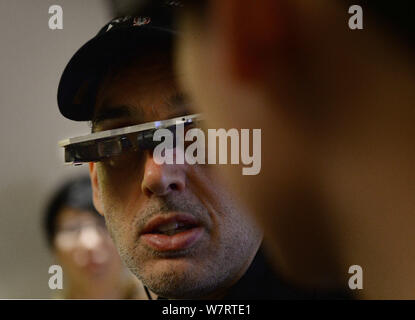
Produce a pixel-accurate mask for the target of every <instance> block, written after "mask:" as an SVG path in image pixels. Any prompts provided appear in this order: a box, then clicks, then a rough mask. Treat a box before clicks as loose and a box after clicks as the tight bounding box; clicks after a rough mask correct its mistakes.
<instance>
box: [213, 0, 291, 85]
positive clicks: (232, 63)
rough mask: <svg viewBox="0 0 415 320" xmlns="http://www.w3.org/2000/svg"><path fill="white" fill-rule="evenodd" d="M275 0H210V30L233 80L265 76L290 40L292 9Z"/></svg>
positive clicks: (254, 78)
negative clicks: (278, 53) (215, 37)
mask: <svg viewBox="0 0 415 320" xmlns="http://www.w3.org/2000/svg"><path fill="white" fill-rule="evenodd" d="M285 3H286V1H277V0H255V1H252V0H226V1H223V0H211V6H210V8H209V9H210V16H209V18H210V21H209V22H208V23H209V24H210V27H211V28H212V30H213V31H214V34H215V36H218V37H220V43H221V46H222V50H223V51H222V52H223V54H224V55H225V59H226V60H227V61H226V64H227V65H228V66H229V67H230V70H229V71H230V72H231V76H232V77H234V78H235V79H236V80H240V81H242V82H243V81H245V80H254V81H255V80H259V79H258V78H262V77H264V76H266V74H264V73H266V72H267V71H269V68H270V67H271V68H272V63H273V61H274V60H275V59H276V57H277V51H278V50H280V49H281V46H284V45H285V44H286V43H287V40H288V41H289V39H288V38H289V34H290V30H289V29H290V28H291V27H290V26H289V23H288V21H290V20H291V18H290V15H291V16H292V8H291V7H289V6H288V5H286V4H285Z"/></svg>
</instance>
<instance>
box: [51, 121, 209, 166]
mask: <svg viewBox="0 0 415 320" xmlns="http://www.w3.org/2000/svg"><path fill="white" fill-rule="evenodd" d="M200 120H202V115H201V114H191V115H186V116H181V117H175V118H171V119H167V120H159V121H152V122H146V123H142V124H138V125H133V126H127V127H123V128H117V129H111V130H105V131H100V132H95V133H91V134H88V135H84V136H79V137H74V138H68V139H64V140H61V141H59V142H58V145H59V146H60V147H62V148H64V154H65V160H64V161H65V164H68V165H80V164H82V163H88V162H98V161H102V160H105V159H107V158H110V157H112V156H115V155H117V154H120V153H121V152H123V151H124V150H125V149H129V148H137V145H135V143H136V141H134V142H131V140H130V139H129V137H130V136H131V135H133V134H137V137H138V143H139V148H140V149H142V150H146V149H151V148H154V147H155V144H156V145H157V144H159V143H160V141H156V142H154V141H153V135H154V132H155V131H156V130H158V129H169V128H172V127H176V126H177V125H188V124H191V123H195V122H197V121H200ZM111 143H115V145H113V146H116V147H117V148H118V149H117V150H115V149H113V150H109V148H107V149H108V150H101V149H103V148H104V149H105V144H107V145H108V146H109V145H110V144H111ZM100 146H101V149H100ZM88 148H89V149H88ZM82 151H84V154H82ZM88 151H91V155H90V156H89V157H88V156H87V155H85V153H88ZM94 151H95V155H92V154H93V152H94ZM100 153H102V154H100ZM82 158H84V159H82Z"/></svg>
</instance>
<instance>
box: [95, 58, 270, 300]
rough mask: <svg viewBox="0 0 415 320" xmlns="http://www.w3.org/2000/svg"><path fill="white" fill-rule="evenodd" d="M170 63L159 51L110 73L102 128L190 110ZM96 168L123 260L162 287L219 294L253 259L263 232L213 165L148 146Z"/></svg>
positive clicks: (176, 294)
mask: <svg viewBox="0 0 415 320" xmlns="http://www.w3.org/2000/svg"><path fill="white" fill-rule="evenodd" d="M156 60H157V61H160V62H161V64H160V65H161V66H162V67H155V66H154V61H156ZM167 65H168V62H167V60H163V57H154V56H153V57H152V59H149V60H148V61H147V60H146V59H140V64H136V65H131V66H130V67H129V68H124V69H123V70H119V72H117V74H116V75H115V74H112V75H111V76H108V77H107V78H106V80H105V81H104V82H103V83H102V85H101V88H100V90H99V92H98V95H97V101H96V107H95V115H96V121H94V126H95V128H96V131H101V130H107V129H113V128H117V127H123V126H127V125H133V124H138V123H145V122H149V121H155V120H164V119H169V118H173V117H177V116H181V115H185V114H188V113H189V112H188V109H187V105H186V104H185V101H184V99H183V96H182V95H181V94H180V91H178V89H177V87H176V78H175V76H173V74H172V72H171V71H170V70H169V68H167V67H165V66H167ZM129 159H131V157H130V158H129ZM117 163H122V165H119V164H118V165H117ZM90 169H91V178H92V182H93V188H94V202H95V205H96V207H97V209H98V210H99V211H100V212H102V213H103V214H104V215H105V218H106V223H107V226H108V229H109V230H110V232H111V235H112V237H113V239H114V241H115V243H116V245H117V247H118V249H119V251H120V254H121V256H122V258H123V260H124V262H125V263H126V264H127V266H128V267H129V268H130V269H131V271H133V272H134V273H135V274H136V275H137V276H138V277H139V278H140V279H141V280H142V281H143V282H144V284H145V285H147V286H148V287H149V288H150V289H151V290H152V291H154V292H155V293H157V294H159V295H161V296H165V297H169V298H186V297H187V298H197V297H206V296H210V295H213V296H215V295H219V294H221V293H222V292H221V290H226V288H227V287H229V286H230V285H232V284H233V283H234V282H235V281H237V280H238V279H239V277H240V276H241V275H242V274H243V273H244V272H245V270H246V269H247V267H248V266H249V264H250V263H251V261H252V259H253V257H254V255H255V253H256V251H257V249H258V247H259V245H260V242H261V238H262V234H261V232H260V231H259V230H258V228H257V227H256V226H255V225H254V224H253V223H252V221H251V220H249V218H247V216H246V215H245V214H244V213H243V211H242V210H241V209H240V208H239V207H237V205H236V203H235V202H234V201H233V199H232V198H231V196H230V195H229V194H228V193H227V192H226V190H225V189H224V188H223V187H222V186H221V183H220V177H219V176H218V175H215V167H214V166H205V165H189V164H181V165H180V164H173V165H171V164H170V165H169V164H163V165H158V164H156V162H155V161H154V159H153V156H152V153H151V151H146V152H144V153H142V154H141V155H137V156H136V158H135V161H129V162H125V161H124V162H117V161H111V160H109V161H103V162H99V163H96V164H91V166H90Z"/></svg>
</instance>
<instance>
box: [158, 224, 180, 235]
mask: <svg viewBox="0 0 415 320" xmlns="http://www.w3.org/2000/svg"><path fill="white" fill-rule="evenodd" d="M185 229H186V228H185V224H184V223H180V222H170V223H166V224H163V225H161V226H159V227H158V228H157V230H156V231H157V232H159V233H164V234H167V235H172V234H175V233H176V232H178V231H182V230H185Z"/></svg>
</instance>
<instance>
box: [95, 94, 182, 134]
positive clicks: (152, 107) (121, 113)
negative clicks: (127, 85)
mask: <svg viewBox="0 0 415 320" xmlns="http://www.w3.org/2000/svg"><path fill="white" fill-rule="evenodd" d="M189 109H190V108H189V102H188V99H187V97H186V96H185V95H184V94H182V93H180V92H177V91H172V92H169V93H168V94H160V95H159V97H158V98H156V100H154V101H151V100H148V101H145V100H143V101H140V100H134V99H132V100H130V101H128V100H127V101H117V100H116V99H108V100H106V101H104V102H103V103H102V104H101V105H99V106H96V108H95V113H94V117H93V120H92V125H93V131H101V130H108V129H114V128H116V127H123V126H127V125H133V124H140V123H145V122H150V121H156V120H165V119H169V118H174V117H179V116H182V115H187V114H189V112H190V111H189Z"/></svg>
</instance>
